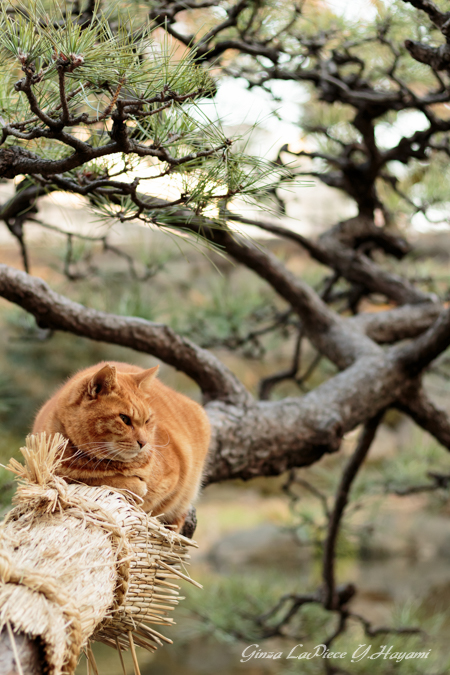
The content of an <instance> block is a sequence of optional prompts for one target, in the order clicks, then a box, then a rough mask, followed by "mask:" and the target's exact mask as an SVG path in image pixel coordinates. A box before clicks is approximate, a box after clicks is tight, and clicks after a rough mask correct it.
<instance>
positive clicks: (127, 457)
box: [114, 450, 142, 463]
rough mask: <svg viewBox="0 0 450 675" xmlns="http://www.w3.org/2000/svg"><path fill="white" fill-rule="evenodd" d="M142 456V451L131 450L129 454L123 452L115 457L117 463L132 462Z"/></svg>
mask: <svg viewBox="0 0 450 675" xmlns="http://www.w3.org/2000/svg"><path fill="white" fill-rule="evenodd" d="M141 454H142V451H141V450H129V451H128V452H121V453H120V454H119V455H116V456H115V457H114V461H115V462H125V463H126V462H132V461H133V460H134V459H136V457H139V456H140V455H141Z"/></svg>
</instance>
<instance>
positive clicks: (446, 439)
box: [397, 382, 450, 450]
mask: <svg viewBox="0 0 450 675" xmlns="http://www.w3.org/2000/svg"><path fill="white" fill-rule="evenodd" d="M397 407H398V408H399V409H400V410H402V411H403V412H405V413H406V414H407V415H409V416H410V417H412V419H413V420H414V421H415V422H416V424H418V425H419V426H420V427H422V429H425V431H428V433H430V434H431V435H432V436H434V438H436V440H438V441H439V443H441V444H442V445H443V446H444V447H445V448H447V449H448V450H450V418H449V416H448V415H447V413H446V412H445V411H444V410H441V409H440V408H438V407H437V406H435V404H434V403H433V402H432V401H430V399H429V398H428V396H427V395H426V393H425V391H424V390H423V388H422V387H421V385H420V383H417V382H416V383H414V382H413V383H411V385H410V386H409V387H407V388H406V389H405V390H404V391H403V392H402V394H401V396H400V398H399V402H398V405H397Z"/></svg>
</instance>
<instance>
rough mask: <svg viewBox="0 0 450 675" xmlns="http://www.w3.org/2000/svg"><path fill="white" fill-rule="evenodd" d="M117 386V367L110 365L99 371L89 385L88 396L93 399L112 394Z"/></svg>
mask: <svg viewBox="0 0 450 675" xmlns="http://www.w3.org/2000/svg"><path fill="white" fill-rule="evenodd" d="M116 385H117V374H116V368H115V366H110V365H109V363H108V364H106V366H103V368H101V369H100V370H98V371H97V372H96V373H95V375H94V376H93V378H92V379H91V381H90V382H89V384H88V394H89V396H92V398H97V396H99V395H100V394H101V395H102V396H104V395H105V394H110V393H111V392H112V390H113V389H114V388H115V387H116Z"/></svg>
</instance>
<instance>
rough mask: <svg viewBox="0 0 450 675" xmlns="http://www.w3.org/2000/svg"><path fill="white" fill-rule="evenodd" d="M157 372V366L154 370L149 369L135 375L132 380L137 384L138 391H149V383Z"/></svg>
mask: <svg viewBox="0 0 450 675" xmlns="http://www.w3.org/2000/svg"><path fill="white" fill-rule="evenodd" d="M158 370H159V366H155V367H154V368H149V369H148V370H144V371H143V372H142V373H138V374H137V375H135V376H134V379H135V381H136V382H137V385H138V387H139V389H143V390H144V391H145V390H146V389H149V388H150V382H151V381H152V380H154V379H155V377H156V375H157V374H158Z"/></svg>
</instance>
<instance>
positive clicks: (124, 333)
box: [0, 265, 252, 405]
mask: <svg viewBox="0 0 450 675" xmlns="http://www.w3.org/2000/svg"><path fill="white" fill-rule="evenodd" d="M0 295H1V296H2V297H4V298H5V299H6V300H10V301H11V302H14V303H15V304H17V305H19V306H20V307H22V308H23V309H25V310H26V311H28V312H30V314H32V315H33V316H34V317H35V318H36V321H37V323H38V325H39V326H41V327H45V328H51V329H53V330H61V331H65V332H70V333H73V334H74V335H81V336H82V337H86V338H89V339H91V340H99V341H102V342H109V343H111V344H118V345H122V346H124V347H131V349H136V350H137V351H140V352H144V353H146V354H152V355H153V356H156V357H157V358H159V359H161V360H162V361H164V362H165V363H168V364H169V365H171V366H174V367H175V368H177V369H178V370H181V371H183V372H184V373H186V375H188V376H189V377H191V378H192V379H193V380H194V381H195V382H197V384H198V385H199V387H200V388H201V390H202V392H203V395H204V397H205V400H206V401H208V400H211V399H218V400H222V401H227V402H232V403H235V404H236V405H238V404H240V405H246V404H248V403H249V402H250V401H251V400H252V399H251V397H250V394H249V393H248V392H247V390H246V389H245V388H244V386H243V385H242V384H241V383H240V382H239V380H238V379H237V378H236V377H235V376H234V375H233V373H231V371H229V370H228V368H227V367H226V366H224V365H223V364H222V363H221V362H220V361H219V360H218V359H217V358H216V357H215V356H214V355H213V354H211V353H210V352H208V351H207V350H206V349H201V348H200V347H198V346H197V345H196V344H194V343H193V342H191V341H190V340H187V339H186V338H183V337H181V336H180V335H178V334H177V333H175V332H174V331H173V330H172V329H171V328H170V327H169V326H165V325H164V324H157V323H152V322H150V321H145V320H144V319H139V318H136V317H124V316H117V315H115V314H107V313H106V312H99V311H96V310H94V309H88V308H87V307H84V306H83V305H80V304H78V303H76V302H72V301H71V300H69V299H68V298H66V297H64V296H63V295H59V294H58V293H55V292H54V291H52V290H51V289H50V288H49V286H48V285H47V284H46V283H45V282H44V281H42V280H41V279H38V278H37V277H32V276H30V275H29V274H26V273H25V272H20V271H19V270H16V269H14V268H13V267H9V266H8V265H0Z"/></svg>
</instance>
